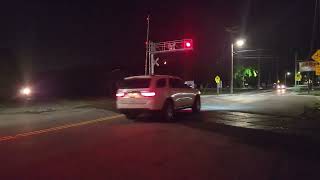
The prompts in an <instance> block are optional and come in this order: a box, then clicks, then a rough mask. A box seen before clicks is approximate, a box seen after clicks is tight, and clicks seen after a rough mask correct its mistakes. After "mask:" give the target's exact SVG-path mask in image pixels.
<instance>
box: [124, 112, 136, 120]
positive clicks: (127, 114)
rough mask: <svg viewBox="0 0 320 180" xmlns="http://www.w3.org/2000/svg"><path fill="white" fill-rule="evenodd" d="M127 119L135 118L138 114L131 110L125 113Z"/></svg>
mask: <svg viewBox="0 0 320 180" xmlns="http://www.w3.org/2000/svg"><path fill="white" fill-rule="evenodd" d="M125 115H126V117H127V119H136V118H137V117H138V114H137V113H133V112H130V113H125Z"/></svg>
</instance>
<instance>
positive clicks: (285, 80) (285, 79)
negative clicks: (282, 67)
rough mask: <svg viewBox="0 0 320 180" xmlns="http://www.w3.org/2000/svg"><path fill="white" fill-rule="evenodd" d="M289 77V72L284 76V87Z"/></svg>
mask: <svg viewBox="0 0 320 180" xmlns="http://www.w3.org/2000/svg"><path fill="white" fill-rule="evenodd" d="M290 75H291V72H286V73H285V74H284V85H285V86H287V76H290Z"/></svg>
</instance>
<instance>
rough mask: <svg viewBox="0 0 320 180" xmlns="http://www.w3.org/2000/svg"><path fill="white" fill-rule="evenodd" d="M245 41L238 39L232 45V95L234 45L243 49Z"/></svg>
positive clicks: (231, 84)
mask: <svg viewBox="0 0 320 180" xmlns="http://www.w3.org/2000/svg"><path fill="white" fill-rule="evenodd" d="M245 42H246V40H245V39H238V40H236V41H235V42H232V43H231V81H230V94H233V53H234V44H235V45H236V46H237V47H238V48H241V47H242V46H243V45H244V44H245Z"/></svg>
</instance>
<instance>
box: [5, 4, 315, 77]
mask: <svg viewBox="0 0 320 180" xmlns="http://www.w3.org/2000/svg"><path fill="white" fill-rule="evenodd" d="M313 6H314V1H311V0H310V1H305V0H296V1H294V0H283V1H265V0H264V1H257V0H255V1H253V0H251V1H250V0H246V1H245V0H243V1H228V0H216V1H214V0H211V1H208V0H207V1H113V2H111V1H97V2H95V1H81V0H79V1H68V2H67V1H61V2H60V1H46V0H43V1H39V2H30V1H28V2H27V1H21V2H14V1H6V2H3V3H2V4H1V6H0V22H1V29H0V32H1V33H0V39H1V41H0V48H1V50H0V56H1V61H2V62H1V64H2V65H1V66H2V74H3V72H5V70H4V69H7V70H9V71H11V70H12V72H15V71H14V70H13V66H15V67H18V69H19V70H20V72H21V74H22V75H23V74H32V73H34V72H41V71H48V72H49V71H51V70H57V69H58V70H59V69H68V68H72V67H78V66H87V67H88V68H89V67H90V66H91V65H98V66H104V67H106V71H111V70H112V69H114V68H121V69H125V70H126V71H128V72H129V73H132V74H142V73H143V72H144V67H143V66H144V58H145V44H144V43H145V39H146V17H147V15H148V14H150V15H151V24H150V28H151V32H150V38H151V40H153V41H155V42H158V41H166V40H175V39H183V38H192V39H193V40H194V51H193V52H187V53H176V54H167V55H165V56H162V57H161V58H162V59H164V60H167V61H168V65H167V67H159V68H158V70H157V71H158V72H165V73H171V74H175V73H178V75H181V76H184V77H187V78H189V79H192V78H198V79H207V78H211V77H212V76H213V75H214V74H217V73H219V74H221V75H222V76H224V77H225V78H227V76H228V72H229V61H230V58H229V56H230V53H229V47H230V35H229V34H228V33H227V32H226V31H225V27H231V26H238V27H239V32H238V34H237V35H239V36H240V35H244V36H245V37H246V38H247V46H246V49H259V48H263V49H270V50H271V51H272V55H274V56H276V57H278V58H279V60H280V69H279V71H284V70H293V61H294V60H293V52H294V51H295V50H298V51H299V58H300V59H307V58H308V53H309V51H310V40H311V35H312V24H313V15H314V7H313ZM318 34H319V33H318ZM317 38H319V37H317ZM317 45H318V44H316V46H317ZM4 67H8V68H4ZM180 67H181V68H180ZM6 73H7V72H6Z"/></svg>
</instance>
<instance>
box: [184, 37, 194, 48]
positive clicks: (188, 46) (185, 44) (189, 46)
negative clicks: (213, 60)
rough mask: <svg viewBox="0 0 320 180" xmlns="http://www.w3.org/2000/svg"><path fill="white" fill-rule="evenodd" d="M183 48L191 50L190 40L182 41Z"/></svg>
mask: <svg viewBox="0 0 320 180" xmlns="http://www.w3.org/2000/svg"><path fill="white" fill-rule="evenodd" d="M183 46H184V48H188V49H191V48H192V39H184V41H183Z"/></svg>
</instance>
